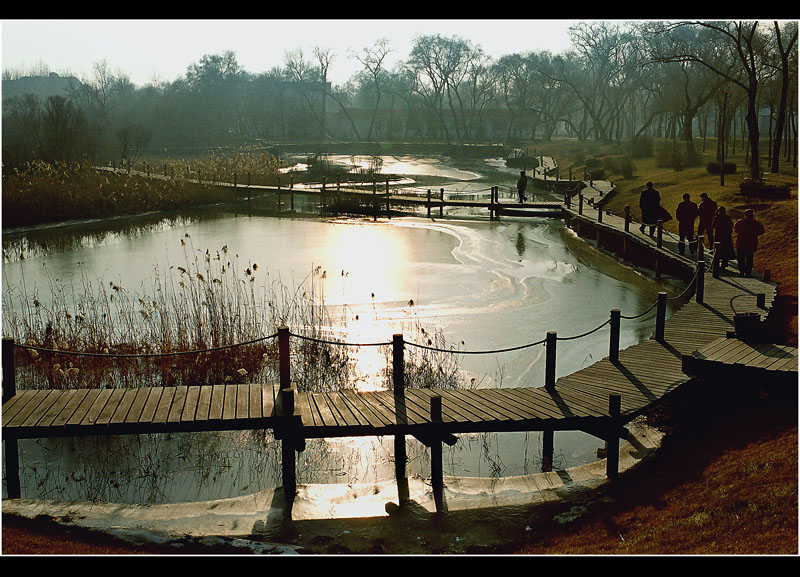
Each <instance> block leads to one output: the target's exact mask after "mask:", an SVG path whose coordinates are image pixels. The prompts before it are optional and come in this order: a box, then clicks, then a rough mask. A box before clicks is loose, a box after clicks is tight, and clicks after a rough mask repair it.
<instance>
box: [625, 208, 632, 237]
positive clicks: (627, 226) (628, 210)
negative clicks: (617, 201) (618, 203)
mask: <svg viewBox="0 0 800 577" xmlns="http://www.w3.org/2000/svg"><path fill="white" fill-rule="evenodd" d="M630 230H631V205H630V204H626V205H625V232H630Z"/></svg>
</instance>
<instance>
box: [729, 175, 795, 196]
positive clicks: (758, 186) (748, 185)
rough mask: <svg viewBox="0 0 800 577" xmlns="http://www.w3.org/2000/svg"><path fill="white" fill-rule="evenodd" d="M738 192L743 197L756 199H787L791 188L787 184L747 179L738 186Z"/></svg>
mask: <svg viewBox="0 0 800 577" xmlns="http://www.w3.org/2000/svg"><path fill="white" fill-rule="evenodd" d="M739 191H740V192H741V193H742V194H744V195H745V196H755V197H758V198H789V196H790V193H791V188H790V187H789V185H788V184H783V183H769V182H764V181H763V180H749V179H748V180H744V181H742V182H741V183H740V184H739Z"/></svg>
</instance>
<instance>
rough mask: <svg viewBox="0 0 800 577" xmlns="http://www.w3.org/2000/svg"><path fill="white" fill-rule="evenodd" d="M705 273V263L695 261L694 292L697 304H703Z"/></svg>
mask: <svg viewBox="0 0 800 577" xmlns="http://www.w3.org/2000/svg"><path fill="white" fill-rule="evenodd" d="M705 271H706V261H704V260H698V261H697V288H696V290H695V300H696V301H697V302H698V303H699V304H703V299H704V298H705V292H706V291H705V278H704V277H705Z"/></svg>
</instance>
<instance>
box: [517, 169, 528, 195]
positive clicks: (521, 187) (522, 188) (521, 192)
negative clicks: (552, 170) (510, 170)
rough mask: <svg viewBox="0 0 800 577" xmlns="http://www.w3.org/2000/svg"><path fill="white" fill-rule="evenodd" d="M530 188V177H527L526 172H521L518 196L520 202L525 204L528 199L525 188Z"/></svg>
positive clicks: (518, 182) (518, 181)
mask: <svg viewBox="0 0 800 577" xmlns="http://www.w3.org/2000/svg"><path fill="white" fill-rule="evenodd" d="M526 186H528V177H527V176H525V171H524V170H520V171H519V180H517V194H518V195H519V201H520V202H525V201H526V200H528V198H527V197H526V196H525V187H526Z"/></svg>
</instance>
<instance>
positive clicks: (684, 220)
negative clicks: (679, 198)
mask: <svg viewBox="0 0 800 577" xmlns="http://www.w3.org/2000/svg"><path fill="white" fill-rule="evenodd" d="M697 212H698V210H697V204H696V203H694V202H692V200H691V197H690V196H689V194H684V195H683V202H681V203H680V204H678V208H677V209H675V218H677V219H678V234H679V235H680V240H679V241H678V253H679V254H683V253H684V252H686V243H685V242H684V239H686V240H688V241H689V250H690V251H691V252H694V248H695V247H694V221H695V220H697Z"/></svg>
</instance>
